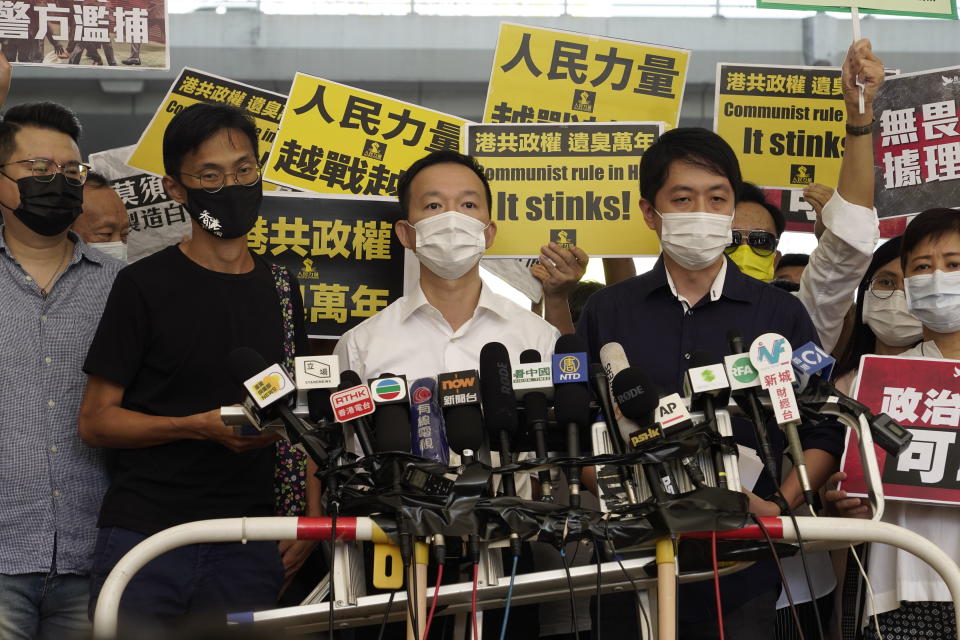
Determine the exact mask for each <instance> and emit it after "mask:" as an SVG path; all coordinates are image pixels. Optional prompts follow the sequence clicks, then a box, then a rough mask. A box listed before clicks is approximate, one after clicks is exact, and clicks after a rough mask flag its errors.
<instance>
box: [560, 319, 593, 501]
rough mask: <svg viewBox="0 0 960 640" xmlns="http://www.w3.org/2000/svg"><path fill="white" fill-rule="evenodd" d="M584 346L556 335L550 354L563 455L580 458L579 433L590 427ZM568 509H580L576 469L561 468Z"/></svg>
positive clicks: (575, 339)
mask: <svg viewBox="0 0 960 640" xmlns="http://www.w3.org/2000/svg"><path fill="white" fill-rule="evenodd" d="M587 379H588V376H587V345H586V343H584V341H583V340H582V339H581V338H580V337H579V336H578V335H576V334H573V333H570V334H566V335H562V336H560V338H559V339H558V340H557V346H556V348H555V353H554V354H553V385H554V387H555V390H554V404H553V411H554V415H555V416H556V419H557V424H558V425H560V426H562V427H563V428H564V429H566V434H567V456H568V457H570V458H579V457H580V430H581V429H585V428H587V426H589V424H590V389H589V387H587V382H586V381H587ZM565 472H566V475H567V483H568V486H569V489H570V506H573V507H579V506H580V467H579V466H576V465H570V466H568V467H567V469H565Z"/></svg>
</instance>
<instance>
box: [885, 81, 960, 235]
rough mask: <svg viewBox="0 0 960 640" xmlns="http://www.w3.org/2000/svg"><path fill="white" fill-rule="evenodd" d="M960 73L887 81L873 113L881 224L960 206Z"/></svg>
mask: <svg viewBox="0 0 960 640" xmlns="http://www.w3.org/2000/svg"><path fill="white" fill-rule="evenodd" d="M958 99H960V67H950V68H946V69H935V70H932V71H920V72H916V73H905V74H901V75H898V76H894V77H892V78H888V79H887V81H886V82H885V83H884V85H883V86H882V87H881V88H880V91H879V93H878V94H877V99H876V101H875V102H874V107H873V110H874V113H875V114H876V118H877V133H875V134H874V164H875V169H874V175H875V176H876V207H877V212H878V213H879V215H880V216H881V217H882V218H892V217H898V216H905V215H911V214H914V213H919V212H921V211H924V210H925V209H931V208H939V207H957V206H960V118H958V111H957V101H958Z"/></svg>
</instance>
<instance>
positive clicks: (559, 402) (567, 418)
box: [553, 382, 590, 427]
mask: <svg viewBox="0 0 960 640" xmlns="http://www.w3.org/2000/svg"><path fill="white" fill-rule="evenodd" d="M553 411H554V413H555V414H556V418H557V424H561V425H567V424H570V423H573V424H576V425H578V426H580V427H584V426H586V425H588V424H590V390H589V388H588V387H587V385H586V384H585V383H583V382H569V383H566V384H558V385H557V387H556V390H555V391H554V392H553Z"/></svg>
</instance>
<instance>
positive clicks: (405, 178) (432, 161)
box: [397, 149, 493, 217]
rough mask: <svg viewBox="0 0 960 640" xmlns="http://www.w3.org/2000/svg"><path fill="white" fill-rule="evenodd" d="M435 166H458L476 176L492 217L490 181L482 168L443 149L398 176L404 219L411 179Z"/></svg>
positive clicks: (398, 190) (460, 155) (466, 158)
mask: <svg viewBox="0 0 960 640" xmlns="http://www.w3.org/2000/svg"><path fill="white" fill-rule="evenodd" d="M437 164H459V165H463V166H464V167H466V168H468V169H470V170H471V171H473V172H474V173H475V174H477V177H478V178H480V182H482V183H483V193H484V195H486V197H487V210H488V211H489V212H490V215H491V216H492V215H493V194H492V193H491V191H490V181H489V180H487V176H486V175H485V174H484V173H483V168H482V167H481V166H480V164H479V163H478V162H477V161H476V160H475V159H474V158H473V157H472V156H468V155H464V154H462V153H458V152H456V151H451V150H449V149H443V150H440V151H431V152H430V153H429V154H427V155H425V156H424V157H422V158H420V159H419V160H417V161H416V162H414V163H413V164H412V165H410V168H409V169H407V170H406V171H405V172H404V173H403V175H401V176H400V181H399V182H398V183H397V198H398V199H399V200H400V209H401V211H402V212H403V215H404V217H407V215H408V212H407V209H408V208H409V207H410V185H411V184H412V183H413V179H414V178H416V177H417V174H418V173H420V172H421V171H423V170H424V169H426V168H427V167H432V166H434V165H437Z"/></svg>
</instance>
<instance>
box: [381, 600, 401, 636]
mask: <svg viewBox="0 0 960 640" xmlns="http://www.w3.org/2000/svg"><path fill="white" fill-rule="evenodd" d="M396 595H397V592H396V591H391V592H390V599H389V600H387V608H386V609H384V610H383V620H382V621H381V622H380V633H378V634H377V640H383V632H384V631H385V630H386V628H387V619H388V618H389V617H390V609H392V608H393V598H394V597H395V596H396Z"/></svg>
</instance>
